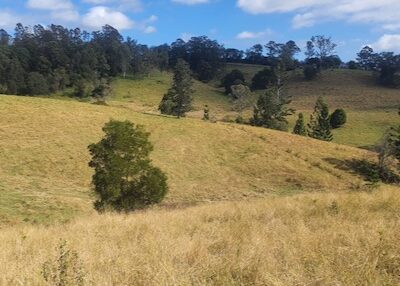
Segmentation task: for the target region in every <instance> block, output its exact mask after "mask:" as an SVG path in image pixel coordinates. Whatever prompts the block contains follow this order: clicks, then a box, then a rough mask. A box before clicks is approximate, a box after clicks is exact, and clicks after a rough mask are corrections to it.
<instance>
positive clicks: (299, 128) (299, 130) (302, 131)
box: [293, 113, 307, 136]
mask: <svg viewBox="0 0 400 286" xmlns="http://www.w3.org/2000/svg"><path fill="white" fill-rule="evenodd" d="M293 134H297V135H301V136H307V129H306V126H305V124H304V115H303V113H299V118H298V119H297V121H296V124H295V126H294V128H293Z"/></svg>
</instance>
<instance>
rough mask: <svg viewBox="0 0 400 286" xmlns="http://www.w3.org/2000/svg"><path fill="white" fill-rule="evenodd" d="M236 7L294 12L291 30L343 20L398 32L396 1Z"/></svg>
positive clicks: (264, 2)
mask: <svg viewBox="0 0 400 286" xmlns="http://www.w3.org/2000/svg"><path fill="white" fill-rule="evenodd" d="M237 6H238V7H239V8H241V9H243V10H244V11H246V12H248V13H251V14H267V13H289V12H290V13H296V15H295V16H294V17H293V19H292V24H293V27H294V28H303V27H309V26H313V25H314V24H316V23H318V22H321V21H330V20H344V21H348V22H356V23H366V24H375V25H378V26H379V27H380V28H382V29H388V30H392V31H395V30H400V1H399V0H379V1H377V0H325V1H321V0H285V1H283V0H237Z"/></svg>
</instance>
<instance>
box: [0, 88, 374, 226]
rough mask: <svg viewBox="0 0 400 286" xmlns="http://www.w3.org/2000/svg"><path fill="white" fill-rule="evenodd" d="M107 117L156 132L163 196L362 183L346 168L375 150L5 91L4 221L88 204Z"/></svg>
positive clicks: (181, 199)
mask: <svg viewBox="0 0 400 286" xmlns="http://www.w3.org/2000/svg"><path fill="white" fill-rule="evenodd" d="M110 118H114V119H120V120H124V119H129V120H131V121H133V122H134V123H136V124H141V125H144V126H145V128H146V130H148V131H150V132H151V134H152V135H151V141H152V142H153V143H154V145H155V151H154V153H153V154H152V157H153V160H154V164H155V165H157V166H159V167H161V168H162V169H163V170H165V171H166V172H167V174H168V176H169V185H170V188H171V190H170V193H169V194H168V196H167V199H166V201H165V202H164V204H166V205H176V204H177V205H182V204H193V203H198V202H205V201H219V200H242V199H250V198H258V197H264V196H267V195H270V194H280V193H293V192H294V193H295V192H299V191H305V190H313V191H316V190H333V191H336V190H349V189H359V188H362V186H363V185H364V182H363V180H362V178H361V177H360V176H358V175H357V174H354V173H352V172H350V171H349V170H346V168H344V167H345V166H346V165H348V164H349V163H350V162H351V160H353V159H356V160H362V159H365V158H373V157H374V154H372V153H370V152H368V151H364V150H361V149H357V148H352V147H347V146H343V145H336V144H331V143H325V142H321V141H316V140H312V139H309V138H302V137H298V136H294V135H291V134H288V133H284V132H278V131H273V130H267V129H263V128H255V127H250V126H244V125H237V124H228V123H215V124H213V123H209V122H203V121H201V120H198V119H192V118H186V119H181V120H178V119H176V118H172V117H165V116H159V115H154V114H143V113H138V112H134V111H132V110H131V109H129V108H126V107H111V106H98V105H93V104H89V103H80V102H75V101H62V100H54V99H42V98H30V97H15V96H1V97H0V122H2V125H1V127H0V150H1V152H0V161H1V162H2V163H1V165H0V196H1V200H0V218H1V221H2V222H3V223H4V222H6V223H18V222H21V221H27V222H51V221H57V220H65V219H68V218H71V217H74V216H76V215H78V214H80V213H81V212H91V211H92V208H91V201H92V198H91V197H90V180H91V174H92V173H91V170H90V169H89V167H88V166H87V163H88V161H89V154H88V151H87V146H88V145H89V144H90V143H93V142H97V141H98V140H99V139H100V137H101V136H102V131H101V128H102V126H103V124H104V123H105V122H106V121H108V120H109V119H110Z"/></svg>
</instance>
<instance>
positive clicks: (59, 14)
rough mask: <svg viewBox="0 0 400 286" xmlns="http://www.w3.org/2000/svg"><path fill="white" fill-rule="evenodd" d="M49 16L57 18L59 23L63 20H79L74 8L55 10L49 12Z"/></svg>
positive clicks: (63, 21)
mask: <svg viewBox="0 0 400 286" xmlns="http://www.w3.org/2000/svg"><path fill="white" fill-rule="evenodd" d="M51 18H53V19H54V20H57V21H58V22H59V23H60V22H62V23H65V22H74V23H76V22H78V21H79V18H80V16H79V13H78V11H76V10H57V11H53V12H51Z"/></svg>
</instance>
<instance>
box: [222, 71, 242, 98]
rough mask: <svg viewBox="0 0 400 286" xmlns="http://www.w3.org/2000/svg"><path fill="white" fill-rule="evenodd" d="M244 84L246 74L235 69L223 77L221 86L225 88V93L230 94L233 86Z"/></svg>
mask: <svg viewBox="0 0 400 286" xmlns="http://www.w3.org/2000/svg"><path fill="white" fill-rule="evenodd" d="M244 82H245V78H244V74H243V73H242V72H241V71H240V70H237V69H234V70H232V71H231V72H230V73H228V74H226V75H225V76H224V77H223V79H222V80H221V85H222V86H223V87H224V88H225V93H226V94H230V93H231V92H232V89H231V87H232V85H238V84H244Z"/></svg>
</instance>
